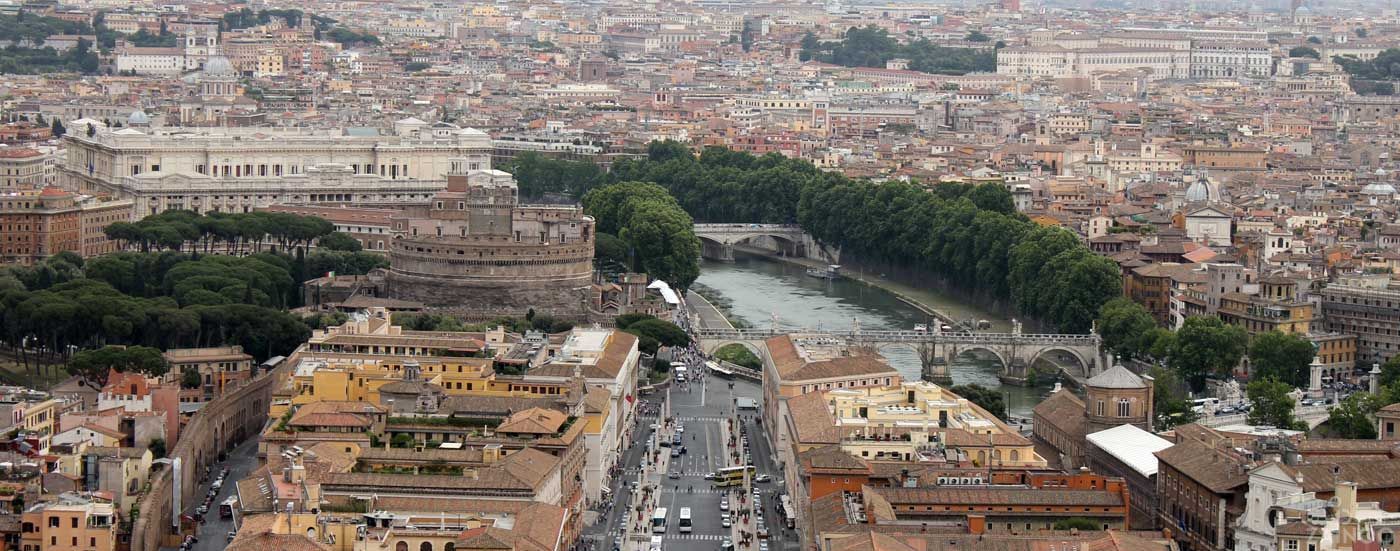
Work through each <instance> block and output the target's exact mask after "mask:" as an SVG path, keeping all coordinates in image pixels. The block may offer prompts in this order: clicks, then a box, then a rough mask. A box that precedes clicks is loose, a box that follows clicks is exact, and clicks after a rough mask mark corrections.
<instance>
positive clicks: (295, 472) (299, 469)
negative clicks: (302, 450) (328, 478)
mask: <svg viewBox="0 0 1400 551" xmlns="http://www.w3.org/2000/svg"><path fill="white" fill-rule="evenodd" d="M288 476H289V477H291V478H290V479H289V480H287V482H291V483H293V484H301V483H303V482H306V467H304V466H302V465H301V461H297V464H296V465H292V467H291V469H289V471H288Z"/></svg>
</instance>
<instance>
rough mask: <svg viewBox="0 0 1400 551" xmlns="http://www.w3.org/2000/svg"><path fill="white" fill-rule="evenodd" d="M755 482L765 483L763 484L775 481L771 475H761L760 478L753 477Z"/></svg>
mask: <svg viewBox="0 0 1400 551" xmlns="http://www.w3.org/2000/svg"><path fill="white" fill-rule="evenodd" d="M753 481H754V482H759V483H763V482H772V481H773V477H771V476H769V475H766V474H761V475H758V476H755V477H753Z"/></svg>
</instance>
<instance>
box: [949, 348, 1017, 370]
mask: <svg viewBox="0 0 1400 551" xmlns="http://www.w3.org/2000/svg"><path fill="white" fill-rule="evenodd" d="M955 352H957V353H956V354H953V355H951V357H949V358H948V361H949V363H951V362H952V361H953V360H955V359H957V357H958V356H961V355H963V354H970V353H974V352H986V353H988V354H991V355H992V356H993V357H995V358H996V359H997V363H1000V364H1001V365H999V366H997V369H998V372H1000V373H1005V372H1006V371H1007V370H1008V369H1011V358H1010V357H1008V356H1007V355H1006V354H1004V353H1002V351H1000V350H997V349H996V347H994V346H983V345H980V344H974V345H967V346H961V347H958V348H957V349H955Z"/></svg>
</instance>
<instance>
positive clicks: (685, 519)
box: [680, 507, 693, 534]
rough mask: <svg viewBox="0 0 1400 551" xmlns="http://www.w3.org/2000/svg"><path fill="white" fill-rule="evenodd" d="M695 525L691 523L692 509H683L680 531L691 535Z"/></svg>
mask: <svg viewBox="0 0 1400 551" xmlns="http://www.w3.org/2000/svg"><path fill="white" fill-rule="evenodd" d="M691 528H693V525H692V524H691V523H690V507H681V523H680V531H681V533H682V534H687V533H690V529H691Z"/></svg>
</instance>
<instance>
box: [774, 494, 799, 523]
mask: <svg viewBox="0 0 1400 551" xmlns="http://www.w3.org/2000/svg"><path fill="white" fill-rule="evenodd" d="M778 508H779V509H782V513H783V524H786V525H787V527H788V528H795V527H797V508H796V507H794V506H793V504H792V496H789V495H787V494H783V497H782V498H780V499H779V500H778Z"/></svg>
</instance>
